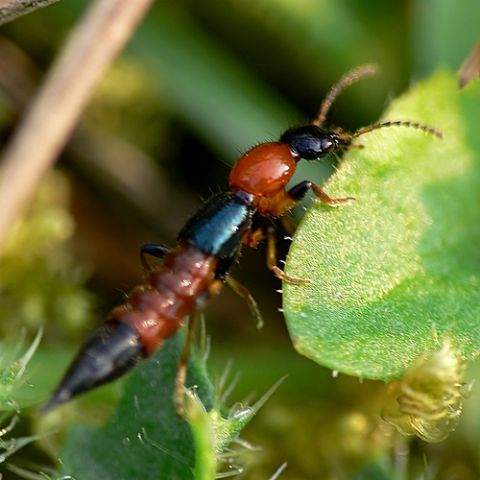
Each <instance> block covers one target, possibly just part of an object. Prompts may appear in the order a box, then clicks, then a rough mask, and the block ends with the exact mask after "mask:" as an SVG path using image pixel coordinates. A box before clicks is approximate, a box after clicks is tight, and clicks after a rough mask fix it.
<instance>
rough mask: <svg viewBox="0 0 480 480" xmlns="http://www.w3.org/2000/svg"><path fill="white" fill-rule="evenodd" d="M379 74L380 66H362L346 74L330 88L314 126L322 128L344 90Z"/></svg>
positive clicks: (313, 123)
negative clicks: (331, 108) (333, 104)
mask: <svg viewBox="0 0 480 480" xmlns="http://www.w3.org/2000/svg"><path fill="white" fill-rule="evenodd" d="M378 72H379V68H378V65H375V64H373V63H372V64H367V65H360V66H359V67H356V68H354V69H352V70H350V71H348V72H347V73H345V74H344V75H343V76H342V77H341V78H340V80H339V81H338V82H337V83H335V85H333V86H332V88H330V91H329V92H328V93H327V96H326V97H325V98H324V99H323V102H322V104H321V105H320V110H319V111H318V115H317V116H316V118H315V119H314V120H313V122H312V125H316V126H317V127H320V126H322V125H323V124H324V122H325V120H326V118H327V113H328V110H329V109H330V107H331V106H332V103H333V102H334V101H335V99H336V98H337V97H338V95H339V93H340V92H341V91H342V90H344V89H345V88H346V87H349V86H350V85H352V84H353V83H355V82H357V81H358V80H361V79H362V78H365V77H371V76H372V75H376V74H377V73H378Z"/></svg>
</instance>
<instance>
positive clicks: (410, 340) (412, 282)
mask: <svg viewBox="0 0 480 480" xmlns="http://www.w3.org/2000/svg"><path fill="white" fill-rule="evenodd" d="M456 85H457V81H456V79H455V78H454V77H453V75H451V74H447V73H444V72H440V73H437V74H436V75H435V76H433V77H432V78H431V79H430V80H428V81H426V82H423V83H421V84H419V85H417V86H416V87H415V88H414V89H413V90H412V91H410V92H408V93H407V94H405V95H404V96H402V97H401V98H399V99H398V100H396V101H395V102H393V104H392V105H391V107H390V108H389V109H388V112H387V114H386V115H385V118H384V119H383V120H387V119H388V120H394V119H395V120H411V121H418V122H423V123H427V124H430V125H432V126H434V127H436V128H438V129H440V130H441V131H442V132H443V133H444V135H445V138H444V140H443V141H440V140H438V139H436V138H434V137H432V136H430V135H426V134H424V133H423V132H421V131H418V130H414V129H411V128H384V129H381V130H377V131H373V132H371V133H368V134H366V135H365V136H363V137H361V139H359V140H358V142H357V143H361V144H362V145H364V147H365V148H364V149H363V150H358V149H357V150H351V151H350V152H349V153H348V154H347V155H346V156H345V158H344V160H343V162H342V164H341V166H340V168H339V170H338V172H337V173H336V174H335V175H334V176H333V177H332V178H331V180H330V181H329V182H328V184H327V185H326V187H325V190H326V191H327V192H328V193H329V194H330V195H333V196H342V195H353V196H356V201H355V202H352V203H351V204H349V205H346V206H342V207H339V208H329V207H327V206H324V205H322V204H320V202H319V201H316V202H315V203H314V204H313V206H312V208H311V209H310V211H309V212H308V213H307V214H306V215H305V217H304V220H303V222H302V224H301V225H300V227H299V229H298V231H297V233H296V236H295V239H294V242H293V244H292V246H291V249H290V252H289V255H288V262H287V267H286V272H287V274H288V275H291V276H293V277H300V278H308V279H310V280H311V283H310V284H309V285H292V284H287V285H284V287H283V288H284V310H285V315H286V318H287V322H288V328H289V330H290V335H291V337H292V340H293V342H294V345H295V347H296V348H297V350H298V351H299V352H300V353H302V354H304V355H306V356H307V357H309V358H311V359H313V360H315V361H316V362H318V363H320V364H322V365H325V366H327V367H329V368H332V369H334V370H338V371H340V372H343V373H346V374H350V375H358V376H361V377H366V378H372V379H383V380H388V379H392V378H397V377H400V376H401V375H402V372H403V371H404V369H405V368H406V367H407V366H408V365H410V364H411V363H412V362H413V361H414V359H415V358H416V357H417V356H418V355H419V354H421V353H424V352H431V351H435V350H438V349H439V348H440V347H439V344H440V342H441V340H442V338H443V337H445V336H448V337H449V338H451V340H452V342H453V344H454V345H455V346H456V347H457V348H458V349H460V351H461V352H462V353H463V355H465V356H466V357H470V358H471V357H475V356H477V355H478V352H479V350H480V288H479V287H480V249H479V244H480V221H479V220H480V209H479V205H480V167H479V165H480V136H479V135H478V124H479V122H480V85H479V83H478V82H476V84H475V85H470V86H469V87H467V88H466V89H465V90H463V91H458V90H457V87H456Z"/></svg>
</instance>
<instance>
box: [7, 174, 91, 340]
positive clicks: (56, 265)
mask: <svg viewBox="0 0 480 480" xmlns="http://www.w3.org/2000/svg"><path fill="white" fill-rule="evenodd" d="M68 195H69V186H68V183H67V182H66V180H65V178H64V177H63V176H62V175H61V174H59V173H55V174H51V175H50V176H49V177H48V179H47V180H46V181H45V182H44V183H43V185H42V188H41V189H40V191H39V192H38V194H37V197H36V199H35V202H34V204H33V205H32V208H31V209H30V211H29V213H28V214H27V216H26V217H25V218H24V219H22V220H21V221H19V222H18V223H17V225H16V227H15V230H14V232H13V234H12V235H11V237H10V238H9V242H8V245H7V248H6V251H5V253H4V255H3V257H2V268H1V269H0V291H1V293H2V302H1V304H0V331H1V332H2V333H3V334H4V335H6V334H12V333H15V334H17V333H18V328H19V325H21V326H22V327H24V328H27V329H29V330H30V331H33V332H35V331H38V329H39V328H41V327H43V326H44V325H45V324H49V325H52V324H54V323H61V324H62V329H63V330H64V331H68V330H70V331H73V332H74V331H76V330H77V329H78V328H79V327H81V326H83V325H85V323H86V322H88V320H89V318H90V315H91V314H90V308H91V300H92V296H91V295H90V294H87V292H86V291H85V290H84V289H83V287H82V284H83V283H84V282H85V279H86V276H87V271H86V269H85V268H82V267H80V266H79V265H78V264H77V263H76V262H75V261H74V260H73V258H72V256H71V254H70V252H69V247H68V240H69V239H70V238H71V237H72V235H73V228H74V226H73V221H72V218H71V215H70V213H69V212H68V210H67V204H68Z"/></svg>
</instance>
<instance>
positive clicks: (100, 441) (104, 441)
mask: <svg viewBox="0 0 480 480" xmlns="http://www.w3.org/2000/svg"><path fill="white" fill-rule="evenodd" d="M182 340H183V336H181V335H180V336H179V335H177V336H176V337H174V338H173V339H171V340H169V341H167V342H166V343H165V345H164V347H163V348H162V349H161V350H160V351H159V353H158V354H157V355H155V357H153V358H152V359H150V360H148V361H146V362H145V363H144V364H143V365H142V366H140V367H139V368H138V369H136V370H135V371H134V373H133V374H132V376H131V377H130V379H129V380H128V382H127V385H126V388H125V393H124V395H123V396H122V398H121V400H120V402H119V404H118V406H117V409H116V411H115V413H114V415H113V416H112V418H111V420H110V421H109V422H108V423H107V424H106V425H104V426H102V427H100V428H92V427H86V426H81V427H77V428H76V429H75V430H74V431H73V432H72V433H71V435H70V436H69V438H68V439H67V443H66V447H65V450H64V452H63V454H62V455H61V458H62V468H63V472H64V473H66V474H69V475H73V476H74V477H77V478H81V479H82V480H89V479H92V480H93V479H95V480H96V479H98V478H102V479H104V480H108V479H118V478H122V479H123V480H129V479H132V480H133V479H138V478H142V479H145V480H147V479H160V478H168V479H172V480H174V479H182V480H183V479H185V480H186V479H189V478H195V479H196V480H210V479H211V478H213V477H214V475H215V472H216V470H217V467H218V465H219V463H221V454H222V452H224V451H225V449H226V447H227V446H228V444H229V443H230V442H231V441H232V440H234V439H235V438H236V437H237V436H238V434H239V432H240V430H241V429H242V428H243V427H244V426H245V425H246V423H247V422H248V421H249V420H250V418H251V417H252V416H253V415H254V413H255V411H256V409H255V408H239V407H237V408H235V409H234V410H232V411H231V412H230V413H229V414H228V415H226V416H224V415H222V412H221V410H222V408H223V407H222V405H218V404H216V403H215V402H214V389H213V387H212V384H211V382H210V380H209V378H208V376H207V373H206V365H205V361H204V360H202V359H199V358H198V357H195V356H192V357H191V358H190V364H189V369H188V381H187V384H188V385H190V387H191V388H192V389H193V391H192V392H190V393H189V394H187V401H186V417H187V418H188V420H189V422H190V425H189V424H188V423H187V422H186V421H185V420H184V419H182V418H181V417H180V416H179V415H178V414H177V413H176V411H175V406H174V402H173V387H174V381H175V376H176V372H177V365H178V359H179V357H180V352H181V348H182ZM190 426H191V428H192V430H190Z"/></svg>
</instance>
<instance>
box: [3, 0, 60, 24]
mask: <svg viewBox="0 0 480 480" xmlns="http://www.w3.org/2000/svg"><path fill="white" fill-rule="evenodd" d="M58 1H59V0H0V25H3V24H4V23H7V22H11V21H12V20H15V19H16V18H18V17H21V16H22V15H26V14H27V13H30V12H33V11H34V10H37V9H39V8H43V7H48V5H50V4H52V3H56V2H58Z"/></svg>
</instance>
